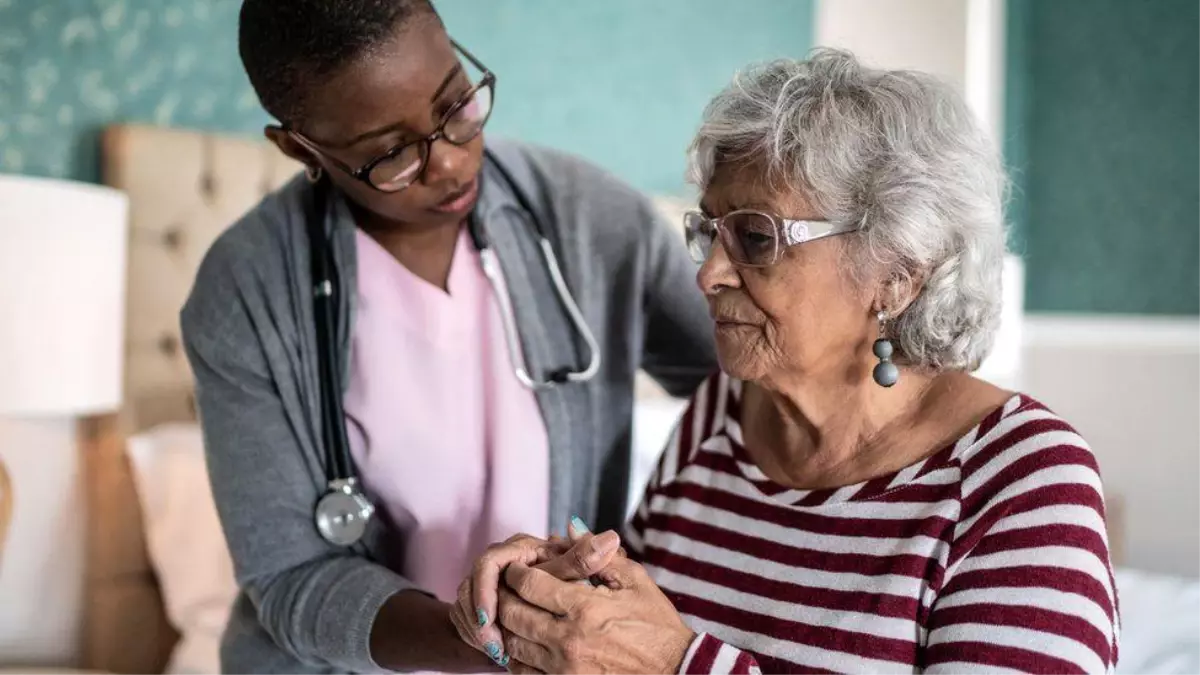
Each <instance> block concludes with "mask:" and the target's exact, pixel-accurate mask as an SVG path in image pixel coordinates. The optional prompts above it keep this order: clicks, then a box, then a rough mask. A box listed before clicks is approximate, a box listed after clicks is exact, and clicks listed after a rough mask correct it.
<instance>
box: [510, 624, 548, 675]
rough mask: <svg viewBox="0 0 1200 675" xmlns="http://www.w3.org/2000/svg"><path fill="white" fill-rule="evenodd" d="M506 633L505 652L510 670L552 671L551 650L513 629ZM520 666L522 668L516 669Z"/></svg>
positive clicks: (529, 671)
mask: <svg viewBox="0 0 1200 675" xmlns="http://www.w3.org/2000/svg"><path fill="white" fill-rule="evenodd" d="M502 632H503V633H504V652H505V655H506V656H507V657H508V658H509V661H508V664H507V665H508V669H509V671H510V672H514V673H516V672H525V673H548V672H551V671H552V665H551V662H550V660H551V658H552V655H551V653H550V650H549V649H547V648H546V647H544V646H542V645H540V644H538V643H536V642H534V641H532V640H529V639H526V638H523V637H521V636H520V635H517V634H516V633H513V632H511V631H502ZM514 664H516V667H520V668H521V669H520V670H516V669H514Z"/></svg>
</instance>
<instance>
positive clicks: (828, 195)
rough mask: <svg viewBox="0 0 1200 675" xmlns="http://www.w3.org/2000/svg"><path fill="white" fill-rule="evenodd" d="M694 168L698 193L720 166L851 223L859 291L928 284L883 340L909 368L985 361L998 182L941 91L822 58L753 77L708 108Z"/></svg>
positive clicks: (991, 163)
mask: <svg viewBox="0 0 1200 675" xmlns="http://www.w3.org/2000/svg"><path fill="white" fill-rule="evenodd" d="M689 155H690V157H689V179H690V180H691V182H693V183H695V184H696V185H697V186H699V187H700V188H701V189H705V188H706V187H707V186H708V184H709V182H710V181H711V180H712V177H713V172H714V170H715V169H716V166H717V164H718V163H720V162H745V163H753V164H755V165H759V166H763V167H764V168H765V169H766V170H767V173H768V178H769V179H770V180H771V181H773V183H772V184H773V185H777V186H782V187H783V188H784V189H791V190H800V191H801V192H802V193H803V194H804V195H805V197H807V198H808V199H809V200H810V201H811V202H812V203H813V205H814V206H815V207H816V208H817V209H818V210H819V211H820V213H821V214H822V215H823V217H824V218H826V219H828V220H830V221H832V222H835V223H855V224H858V225H859V227H860V229H859V231H858V232H856V233H854V234H851V235H847V236H849V237H853V238H855V239H853V240H851V241H852V245H851V246H849V247H848V248H847V250H848V251H849V252H850V253H851V255H852V257H853V259H854V260H853V262H854V263H855V264H853V265H851V266H849V268H850V269H851V270H854V271H855V272H856V273H858V274H856V276H857V278H860V279H861V278H862V276H861V273H862V272H864V271H867V270H872V271H875V272H876V273H879V272H882V273H883V274H885V275H887V276H888V277H898V278H902V279H907V280H910V281H911V280H920V281H923V285H922V286H921V288H920V292H919V294H918V295H917V297H916V299H915V300H913V302H912V303H911V304H910V305H909V306H908V307H907V308H906V309H905V310H904V311H903V313H901V314H900V315H899V316H898V317H892V319H891V323H890V324H889V328H888V333H889V337H890V338H891V339H893V340H895V341H897V342H898V347H899V353H900V355H901V356H902V358H903V360H904V361H905V362H906V363H908V364H910V365H913V366H917V367H923V368H930V369H934V370H974V369H975V368H977V367H978V366H979V364H980V363H981V362H982V361H983V359H984V357H985V356H986V355H987V353H988V352H989V351H990V350H991V347H992V342H993V340H994V337H995V333H996V330H997V328H998V326H999V320H1000V297H1001V294H1000V291H1001V283H1000V274H1001V268H1002V266H1003V260H1004V253H1005V240H1006V234H1005V228H1004V217H1003V201H1004V196H1005V191H1006V189H1007V180H1006V178H1005V174H1004V170H1003V168H1002V166H1001V162H1000V159H999V156H998V153H997V152H996V150H995V147H994V145H993V144H992V142H991V140H990V139H989V138H988V137H987V135H986V134H985V133H983V131H982V130H981V129H980V128H979V126H978V124H977V123H976V120H975V117H974V116H973V114H972V113H971V111H970V110H969V109H968V108H967V105H966V103H965V102H964V100H963V99H962V97H961V96H959V95H958V94H957V93H956V92H955V91H953V90H952V89H950V88H949V87H948V86H947V85H945V84H943V83H941V82H939V81H938V80H936V79H935V78H933V77H931V76H929V75H925V74H922V73H916V72H908V71H886V70H874V69H870V68H867V67H865V66H863V65H862V64H860V63H859V62H858V61H857V60H856V59H855V57H854V56H853V55H851V54H850V53H848V52H844V51H837V50H830V49H818V50H815V51H814V52H813V53H812V54H811V57H810V58H809V59H808V60H806V61H795V60H780V61H774V62H771V63H767V64H762V65H758V66H754V67H751V68H749V69H747V70H745V71H743V72H742V73H739V74H738V75H737V76H736V77H735V78H734V80H733V82H732V83H731V84H730V85H729V86H727V87H726V88H725V89H724V90H723V91H722V92H720V93H719V94H717V96H716V97H715V98H714V99H713V100H712V101H711V102H710V103H709V104H708V106H707V108H706V109H705V111H704V119H703V123H702V125H701V127H700V130H699V131H698V132H697V134H696V137H695V139H694V140H693V141H692V145H691V148H690V151H689Z"/></svg>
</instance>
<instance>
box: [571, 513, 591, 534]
mask: <svg viewBox="0 0 1200 675" xmlns="http://www.w3.org/2000/svg"><path fill="white" fill-rule="evenodd" d="M571 527H573V528H575V533H576V534H587V533H588V532H591V530H589V529H588V526H587V525H584V524H583V520H581V519H580V518H579V516H571Z"/></svg>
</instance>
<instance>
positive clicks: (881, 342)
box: [871, 312, 900, 387]
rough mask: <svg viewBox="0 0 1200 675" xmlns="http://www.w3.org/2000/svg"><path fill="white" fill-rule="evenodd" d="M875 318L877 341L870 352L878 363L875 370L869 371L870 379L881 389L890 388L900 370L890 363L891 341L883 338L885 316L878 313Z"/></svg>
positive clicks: (884, 333)
mask: <svg viewBox="0 0 1200 675" xmlns="http://www.w3.org/2000/svg"><path fill="white" fill-rule="evenodd" d="M876 316H877V318H878V319H879V339H878V340H876V341H875V344H874V345H872V346H871V351H873V352H875V356H877V357H878V358H879V363H877V364H875V369H874V370H872V371H871V378H872V379H873V380H875V384H878V385H879V386H881V387H890V386H892V385H893V384H896V381H897V380H899V379H900V369H899V368H897V367H896V364H894V363H892V351H893V347H892V341H891V340H889V339H887V337H885V335H886V330H887V314H885V313H884V312H880V313H879V314H878V315H876Z"/></svg>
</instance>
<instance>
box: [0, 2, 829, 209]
mask: <svg viewBox="0 0 1200 675" xmlns="http://www.w3.org/2000/svg"><path fill="white" fill-rule="evenodd" d="M280 1H281V2H282V1H285V0H280ZM240 4H241V3H240V2H239V0H54V1H53V2H48V1H47V0H0V171H6V172H20V173H28V174H34V175H42V176H55V177H68V178H75V179H79V180H87V181H94V180H96V179H97V177H98V175H99V173H98V160H97V149H96V141H97V138H98V134H99V131H100V129H101V128H102V127H103V126H104V125H106V124H108V123H111V122H114V121H136V122H148V123H154V124H160V125H171V126H182V127H191V128H199V129H207V130H218V131H226V132H238V133H245V134H250V135H258V134H259V133H260V131H261V129H262V126H263V124H264V123H265V122H266V121H267V118H266V117H265V115H264V114H263V113H262V112H261V111H260V109H259V107H258V102H257V100H256V99H255V98H254V96H253V92H252V91H251V90H250V87H249V84H248V82H247V81H246V78H245V76H244V75H243V74H242V69H241V63H240V61H239V60H238V56H237V46H236V40H237V36H236V26H237V12H238V7H239V6H240ZM435 4H436V6H437V7H438V9H439V11H440V12H441V13H442V14H443V18H444V20H445V21H446V24H447V26H448V27H449V29H450V30H451V32H452V33H453V34H454V35H455V37H456V38H458V39H459V40H460V41H461V42H462V43H463V44H464V45H466V46H467V47H468V48H469V49H471V51H472V52H473V53H475V54H476V55H477V56H478V57H479V58H480V59H481V60H483V61H484V63H486V64H487V65H488V66H489V67H490V68H491V69H492V70H494V71H496V73H497V77H498V85H497V109H496V113H495V117H494V118H493V121H492V122H491V124H490V125H489V130H491V131H493V132H498V133H501V134H505V135H510V136H517V137H522V138H526V139H528V140H532V141H537V142H541V143H545V144H549V145H552V146H556V147H560V148H564V149H567V150H571V151H574V152H578V153H581V154H583V155H585V156H587V157H590V158H592V159H594V160H596V161H597V162H599V163H601V164H603V165H604V166H607V167H609V168H610V169H613V170H614V171H616V172H618V173H620V174H621V175H623V176H624V177H625V178H627V179H628V180H630V181H632V182H633V183H634V184H635V185H637V186H639V187H641V188H643V189H646V190H653V191H666V192H680V191H682V190H683V187H684V186H683V180H682V173H683V167H684V164H683V158H684V151H685V148H686V145H687V141H688V139H689V137H690V135H691V133H692V131H694V129H695V125H696V123H697V121H698V120H699V115H700V111H701V109H702V107H703V105H704V103H705V102H706V101H707V100H708V98H709V97H710V96H711V95H712V94H713V93H715V92H716V90H717V89H718V88H719V87H720V86H721V85H723V84H724V83H725V82H727V81H728V79H729V77H730V76H731V75H732V74H733V72H734V70H735V69H736V68H737V67H739V66H741V65H743V64H745V63H746V62H748V61H750V60H757V59H761V58H767V57H773V56H802V55H803V54H804V53H805V52H806V51H807V50H808V48H809V46H810V45H811V42H812V15H813V3H812V1H811V0H786V1H780V0H739V1H738V2H729V1H727V0H655V2H644V1H641V0H603V1H597V0H587V1H584V0H572V1H564V0H435Z"/></svg>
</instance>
